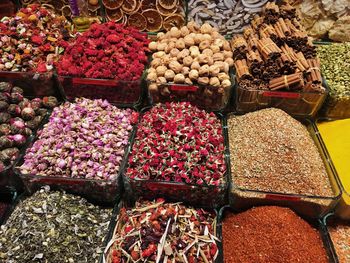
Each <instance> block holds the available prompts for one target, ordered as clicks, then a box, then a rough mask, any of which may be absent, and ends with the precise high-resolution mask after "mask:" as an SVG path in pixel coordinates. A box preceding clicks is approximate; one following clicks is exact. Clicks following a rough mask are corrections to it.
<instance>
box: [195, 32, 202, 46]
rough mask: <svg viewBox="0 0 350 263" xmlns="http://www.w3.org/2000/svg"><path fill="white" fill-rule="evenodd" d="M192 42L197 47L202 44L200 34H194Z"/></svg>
mask: <svg viewBox="0 0 350 263" xmlns="http://www.w3.org/2000/svg"><path fill="white" fill-rule="evenodd" d="M193 40H194V43H195V44H196V45H199V44H200V43H201V42H202V34H195V35H194V38H193Z"/></svg>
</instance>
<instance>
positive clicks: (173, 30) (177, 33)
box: [169, 27, 181, 38]
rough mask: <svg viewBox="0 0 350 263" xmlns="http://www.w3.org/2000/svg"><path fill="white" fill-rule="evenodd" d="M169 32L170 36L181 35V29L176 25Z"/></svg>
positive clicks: (176, 36) (177, 36) (178, 36)
mask: <svg viewBox="0 0 350 263" xmlns="http://www.w3.org/2000/svg"><path fill="white" fill-rule="evenodd" d="M169 32H170V35H171V36H172V37H175V38H180V37H181V31H180V30H179V29H178V28H177V27H172V28H171V29H170V31H169Z"/></svg>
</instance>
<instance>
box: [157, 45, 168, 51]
mask: <svg viewBox="0 0 350 263" xmlns="http://www.w3.org/2000/svg"><path fill="white" fill-rule="evenodd" d="M167 46H168V44H167V43H158V45H157V50H158V51H164V50H165V49H166V47H167Z"/></svg>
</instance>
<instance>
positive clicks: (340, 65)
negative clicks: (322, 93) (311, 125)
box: [317, 43, 350, 119]
mask: <svg viewBox="0 0 350 263" xmlns="http://www.w3.org/2000/svg"><path fill="white" fill-rule="evenodd" d="M317 56H318V57H319V58H320V60H321V70H322V74H323V75H324V77H325V79H326V81H327V84H328V88H329V95H328V97H327V100H326V102H325V104H324V105H323V109H322V112H321V113H322V115H323V116H325V117H329V118H335V119H338V118H349V117H350V72H349V63H350V43H341V44H340V43H339V44H337V43H334V44H331V45H319V46H318V47H317Z"/></svg>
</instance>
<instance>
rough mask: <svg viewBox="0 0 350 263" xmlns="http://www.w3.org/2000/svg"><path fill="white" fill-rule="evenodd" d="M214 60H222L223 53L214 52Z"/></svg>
mask: <svg viewBox="0 0 350 263" xmlns="http://www.w3.org/2000/svg"><path fill="white" fill-rule="evenodd" d="M213 59H214V61H224V54H222V53H215V54H214V55H213Z"/></svg>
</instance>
